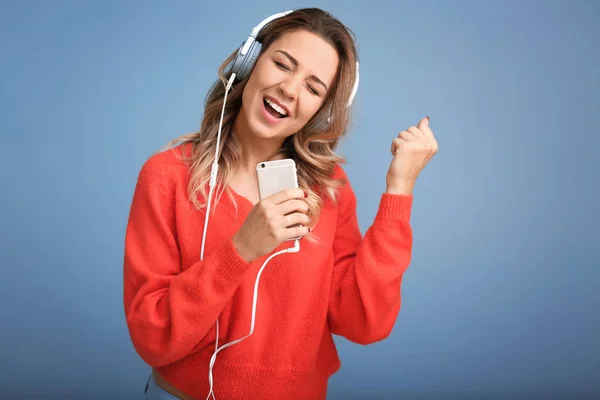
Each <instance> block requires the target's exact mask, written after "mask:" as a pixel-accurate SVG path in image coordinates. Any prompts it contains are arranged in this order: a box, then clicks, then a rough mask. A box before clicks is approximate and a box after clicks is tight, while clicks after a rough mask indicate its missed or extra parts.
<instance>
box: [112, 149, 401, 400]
mask: <svg viewBox="0 0 600 400" xmlns="http://www.w3.org/2000/svg"><path fill="white" fill-rule="evenodd" d="M334 177H336V178H345V179H346V180H347V176H346V174H345V172H344V170H343V169H342V167H341V166H339V165H337V166H336V167H335V169H334ZM188 179H189V175H188V169H187V166H186V165H185V164H184V162H183V161H181V160H180V159H179V158H178V157H177V155H176V154H174V152H173V151H171V150H167V151H164V152H162V153H158V154H155V155H153V156H152V157H150V158H149V159H148V160H147V161H146V162H145V163H144V165H143V166H142V168H141V171H140V173H139V177H138V180H137V184H136V187H135V191H134V194H133V200H132V204H131V209H130V215H129V220H128V224H127V229H126V237H125V257H124V306H125V314H126V320H127V326H128V329H129V333H130V336H131V340H132V342H133V345H134V347H135V349H136V351H137V353H138V354H139V356H140V357H141V358H142V359H143V360H144V361H145V362H146V363H147V364H149V365H150V366H152V367H154V368H155V369H156V370H157V372H158V373H159V374H161V375H162V376H163V377H164V378H165V379H166V380H167V381H169V382H170V383H172V384H173V385H174V386H175V387H177V388H178V389H179V390H181V391H183V392H185V393H187V394H188V395H190V396H192V397H194V398H196V399H205V398H206V396H207V394H208V393H209V390H210V389H209V383H208V371H209V362H210V358H211V356H212V354H213V352H214V350H215V334H216V325H215V321H216V320H217V318H218V319H219V345H220V346H221V345H223V344H225V343H229V342H231V341H233V340H236V339H239V338H241V337H244V336H246V335H247V334H248V333H249V330H250V323H251V315H252V299H253V290H254V283H255V280H256V277H257V273H258V271H259V269H260V267H261V266H262V264H263V262H264V261H265V260H266V258H267V257H268V256H269V255H270V254H272V253H270V254H268V255H265V256H263V257H260V258H258V259H256V260H254V261H252V262H246V261H245V260H244V259H243V258H241V256H240V255H239V254H238V253H237V251H236V249H235V247H234V246H233V244H232V237H233V236H234V235H235V233H236V232H237V231H238V230H239V229H240V227H241V225H242V224H243V223H244V221H245V219H246V217H247V215H248V213H249V211H250V210H251V208H252V203H251V202H250V201H249V200H247V199H246V198H245V197H242V196H240V195H239V194H237V193H235V192H233V196H234V199H235V202H232V201H231V199H230V198H229V197H228V196H227V195H223V196H221V197H220V199H219V202H218V203H217V205H216V209H215V211H214V213H213V214H211V216H210V220H209V227H208V233H207V236H206V246H205V255H204V259H203V260H200V247H201V243H202V232H203V228H204V215H205V214H204V212H205V210H204V209H201V210H196V209H194V207H193V206H192V204H191V202H190V201H189V199H188V192H187V188H188ZM323 203H324V204H323V207H322V209H321V215H320V217H319V220H318V222H317V224H316V226H315V228H314V229H313V230H312V232H311V234H312V235H313V237H314V238H315V239H316V240H315V241H309V240H307V239H305V238H304V239H301V240H300V251H299V252H298V253H284V254H282V255H278V256H276V257H274V258H273V259H272V260H271V261H270V262H269V263H268V264H267V266H266V268H265V269H264V271H263V273H262V275H261V280H260V286H259V294H258V304H257V308H256V326H255V331H254V333H253V335H252V336H250V337H249V338H247V339H245V340H244V341H242V342H241V343H238V344H236V345H233V346H231V347H228V348H226V349H224V350H223V351H221V352H219V354H218V356H217V361H216V364H215V366H214V369H213V377H214V386H213V388H214V392H215V395H216V397H217V399H218V400H228V399H237V400H240V399H269V400H279V399H294V400H299V399H310V400H315V399H324V398H325V396H326V393H327V382H328V379H329V377H330V376H331V375H332V374H333V373H335V372H336V371H337V370H338V369H339V368H340V360H339V358H338V353H337V351H336V347H335V344H334V340H333V337H332V335H339V336H343V337H345V338H347V339H348V340H350V341H352V342H355V343H359V344H368V343H373V342H376V341H380V340H382V339H384V338H386V337H387V336H388V335H389V334H390V332H391V331H392V328H393V326H394V323H395V321H396V318H397V316H398V313H399V310H400V302H401V293H400V289H401V282H402V276H403V273H404V271H405V270H406V268H407V267H408V265H409V262H410V258H411V248H412V231H411V226H410V222H409V220H410V213H411V207H412V195H392V194H387V193H383V194H381V198H380V201H379V209H378V211H377V214H376V216H375V218H374V221H373V224H372V225H371V226H370V228H369V229H368V230H367V232H366V233H365V236H364V238H363V237H362V234H361V232H360V230H359V225H358V221H357V214H356V197H355V193H354V191H353V189H352V187H351V185H350V183H349V182H347V183H346V184H345V185H344V186H343V187H342V188H339V189H338V200H337V202H334V201H331V200H329V199H327V198H323ZM213 204H214V203H213ZM292 244H293V242H285V243H282V244H281V245H280V246H279V247H277V248H276V249H275V250H274V252H275V251H279V250H282V249H284V248H286V247H290V246H292Z"/></svg>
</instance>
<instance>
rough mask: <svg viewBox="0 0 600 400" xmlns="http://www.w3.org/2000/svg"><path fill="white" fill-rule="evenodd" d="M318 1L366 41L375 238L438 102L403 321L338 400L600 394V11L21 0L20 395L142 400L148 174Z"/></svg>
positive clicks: (9, 105) (362, 138)
mask: <svg viewBox="0 0 600 400" xmlns="http://www.w3.org/2000/svg"><path fill="white" fill-rule="evenodd" d="M305 6H319V7H321V8H324V9H327V10H329V11H331V12H332V13H334V14H335V15H336V16H337V17H339V18H340V19H341V20H342V21H343V22H345V23H346V24H347V25H348V26H349V27H350V28H351V29H352V30H353V31H354V32H355V33H356V35H357V42H358V47H359V50H360V56H361V82H360V87H359V90H358V96H357V99H356V102H355V107H354V110H353V112H354V118H353V123H352V127H351V130H350V132H349V135H348V137H347V138H346V139H345V140H344V142H343V145H342V146H341V148H340V153H341V154H342V155H344V156H345V157H346V158H347V159H348V165H347V166H346V169H347V171H348V174H349V176H350V179H351V182H352V184H353V185H354V188H355V190H356V193H357V196H358V202H359V203H358V214H359V220H360V224H361V229H363V231H364V230H366V229H367V228H368V226H369V225H370V223H371V221H372V219H373V217H374V215H375V213H376V211H377V205H378V202H379V198H380V195H381V192H382V191H383V190H384V188H385V172H386V170H387V168H388V165H389V161H390V156H389V146H390V143H391V140H392V138H393V137H394V136H395V135H397V134H398V132H399V131H401V130H403V129H405V128H406V127H408V126H410V125H413V124H416V123H417V122H418V120H419V119H420V118H422V117H423V116H425V115H429V116H430V117H431V126H432V128H433V130H434V132H435V134H436V136H437V138H438V141H439V144H440V151H439V153H438V155H437V156H436V157H435V158H434V160H433V161H432V162H431V163H430V164H429V165H428V166H427V167H426V169H425V170H424V172H423V173H422V175H421V177H420V178H419V181H418V184H417V187H416V190H415V204H414V211H413V219H412V223H413V227H414V240H415V241H414V257H413V261H412V264H411V267H410V268H409V270H408V271H407V273H406V276H405V280H404V284H403V307H402V310H401V313H400V316H399V319H398V323H397V325H396V327H395V329H394V331H393V333H392V335H391V337H390V338H389V339H387V340H385V341H384V342H381V343H377V344H374V345H371V346H366V347H361V346H359V345H355V344H352V343H349V342H348V341H346V340H345V339H341V338H336V342H337V344H338V345H339V351H340V354H341V358H342V363H343V365H342V369H341V371H340V372H339V373H338V374H336V375H335V376H334V377H333V378H332V380H331V386H330V398H332V399H354V398H358V399H360V398H372V399H385V398H402V399H424V398H440V399H441V398H463V399H466V398H473V399H491V398H497V399H500V398H506V399H517V398H528V399H551V398H583V397H585V396H592V395H593V394H595V395H596V396H600V295H599V291H598V287H599V285H600V271H599V269H600V256H599V255H598V248H599V244H600V241H599V239H600V235H599V233H598V223H599V222H600V220H599V212H598V204H599V194H600V190H599V182H600V179H599V178H598V177H597V174H598V171H599V168H598V167H599V164H600V163H599V159H600V157H599V156H598V151H599V149H598V146H599V145H600V140H599V138H598V134H599V133H600V132H599V130H598V126H599V124H600V116H599V112H600V45H599V43H600V27H599V26H600V24H599V22H598V21H599V20H600V3H598V2H595V1H575V2H567V1H560V2H559V1H550V0H546V1H542V0H540V1H531V0H527V1H522V2H519V1H482V2H478V1H474V0H473V1H443V0H439V1H419V2H417V1H402V2H400V1H398V2H396V1H387V2H386V1H368V2H355V3H352V2H345V1H315V2H312V3H306V2H300V1H286V0H284V1H278V2H276V4H275V2H273V3H271V2H270V1H265V0H256V1H253V2H249V1H226V2H222V3H221V2H217V1H183V0H182V1H176V2H166V1H157V0H153V1H141V0H135V1H134V0H131V1H107V0H103V1H64V0H54V1H51V2H50V1H42V0H37V1H35V0H34V1H16V0H15V1H7V0H2V1H0V59H1V62H0V116H1V118H0V121H1V123H2V125H1V137H0V144H1V145H2V147H1V151H2V156H1V157H0V163H1V168H0V177H1V196H0V201H1V203H0V205H1V214H0V239H1V241H0V252H1V253H0V256H1V258H0V260H1V263H2V268H1V276H0V289H1V290H0V307H1V308H0V339H1V340H0V368H1V371H0V398H1V399H11V400H13V399H98V400H99V399H125V398H127V399H140V398H142V392H143V388H144V385H145V379H146V377H147V374H148V371H149V368H148V367H147V366H146V365H145V364H144V363H143V362H142V361H141V360H140V358H139V357H138V356H137V354H136V353H135V351H134V349H133V347H132V345H131V343H130V340H129V336H128V332H127V328H126V325H125V320H124V312H123V306H122V286H123V285H122V260H123V244H124V231H125V226H126V222H127V217H128V212H129V205H130V202H131V196H132V193H133V189H134V185H135V182H136V178H137V174H138V171H139V168H140V167H141V165H142V163H143V162H144V161H145V160H146V158H147V157H148V156H149V155H150V154H151V153H152V152H153V151H155V150H156V149H158V148H159V147H160V146H162V145H163V144H165V143H166V142H167V141H168V140H170V139H171V138H174V137H176V136H179V135H181V134H183V133H187V132H191V131H194V130H196V129H197V128H198V127H199V124H200V119H201V117H202V105H203V100H204V96H205V94H206V92H207V90H208V89H209V87H210V85H211V84H212V83H213V82H214V80H215V79H216V76H217V75H216V70H217V67H218V65H219V64H220V63H221V62H222V61H223V59H224V58H225V57H226V56H227V55H228V54H229V53H230V52H231V51H232V50H233V49H234V48H236V47H237V46H239V45H240V44H241V43H242V41H243V40H244V39H245V38H246V37H247V35H248V33H249V32H250V30H251V28H252V27H253V26H254V25H256V24H257V23H258V22H259V21H260V20H261V19H263V18H264V17H266V16H268V15H270V14H273V13H275V12H279V11H283V10H285V9H288V8H296V7H305ZM266 273H268V271H267V272H266Z"/></svg>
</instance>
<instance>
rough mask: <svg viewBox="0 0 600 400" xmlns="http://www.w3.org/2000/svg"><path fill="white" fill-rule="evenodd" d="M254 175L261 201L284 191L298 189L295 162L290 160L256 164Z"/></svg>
mask: <svg viewBox="0 0 600 400" xmlns="http://www.w3.org/2000/svg"><path fill="white" fill-rule="evenodd" d="M256 175H257V179H258V194H259V196H260V199H261V200H264V199H265V198H267V197H269V196H271V195H273V194H275V193H277V192H280V191H282V190H285V189H292V188H293V189H296V188H298V175H297V174H296V162H295V161H294V160H292V159H291V158H286V159H283V160H274V161H265V162H261V163H258V165H257V166H256Z"/></svg>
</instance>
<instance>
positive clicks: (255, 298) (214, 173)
mask: <svg viewBox="0 0 600 400" xmlns="http://www.w3.org/2000/svg"><path fill="white" fill-rule="evenodd" d="M235 76H236V75H235V73H232V74H231V77H230V78H229V81H228V82H227V87H226V88H225V97H224V99H223V108H222V109H221V120H220V121H219V131H218V133H217V147H216V150H215V161H214V162H213V165H212V168H211V171H210V182H209V186H210V189H209V192H208V202H207V204H206V216H205V218H204V232H203V234H202V246H201V248H200V260H204V245H205V243H206V231H207V229H208V217H209V215H210V206H211V200H212V195H213V191H214V188H215V186H216V183H217V171H218V169H219V163H218V160H219V147H220V142H221V129H222V127H223V116H224V115H225V104H226V103H227V95H228V94H229V90H230V89H231V86H232V85H233V81H234V80H235ZM298 251H300V242H299V241H298V240H295V241H294V246H293V247H290V248H288V249H285V250H281V251H278V252H277V253H274V254H272V255H271V256H269V258H267V259H266V261H265V262H264V263H263V265H262V266H261V267H260V270H259V271H258V274H257V276H256V281H255V282H254V296H253V299H252V319H251V322H250V332H249V333H248V334H247V335H246V336H244V337H242V338H240V339H237V340H234V341H232V342H229V343H227V344H224V345H223V346H221V347H219V318H218V317H217V321H216V338H215V352H214V353H213V355H212V357H211V358H210V366H209V370H208V382H209V384H210V392H209V393H208V396H207V397H206V400H208V399H210V397H211V396H212V398H213V399H214V400H216V397H215V393H214V391H213V374H212V369H213V367H214V365H215V362H216V361H217V354H218V353H219V352H220V351H221V350H223V349H225V348H227V347H229V346H233V345H234V344H237V343H239V342H241V341H242V340H244V339H246V338H248V337H250V336H251V335H252V333H254V325H255V321H256V304H257V302H258V284H259V281H260V275H261V274H262V272H263V270H264V269H265V267H266V266H267V263H268V262H269V261H271V260H272V259H273V258H274V257H276V256H278V255H280V254H284V253H297V252H298Z"/></svg>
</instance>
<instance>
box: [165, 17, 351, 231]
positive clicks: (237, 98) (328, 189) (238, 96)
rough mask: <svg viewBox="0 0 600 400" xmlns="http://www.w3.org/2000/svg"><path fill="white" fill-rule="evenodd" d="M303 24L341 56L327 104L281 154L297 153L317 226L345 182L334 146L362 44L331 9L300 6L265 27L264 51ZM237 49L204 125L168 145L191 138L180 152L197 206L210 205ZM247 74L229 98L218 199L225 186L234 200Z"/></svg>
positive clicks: (209, 100)
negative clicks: (336, 174)
mask: <svg viewBox="0 0 600 400" xmlns="http://www.w3.org/2000/svg"><path fill="white" fill-rule="evenodd" d="M300 29H304V30H307V31H309V32H312V33H314V34H317V35H319V36H320V37H321V38H323V39H324V40H325V41H327V42H328V43H330V44H331V45H332V46H333V47H334V48H335V49H336V50H337V52H338V56H339V60H340V63H339V67H338V71H337V73H336V76H335V80H334V83H333V85H332V88H331V91H330V92H329V94H328V96H327V98H326V99H325V101H324V104H323V106H322V107H321V108H320V109H319V111H318V112H317V113H316V114H315V115H314V116H313V118H312V119H311V120H310V121H309V122H308V123H307V124H306V125H305V126H304V127H303V128H302V129H301V130H300V131H298V132H296V133H294V134H293V135H291V136H289V137H288V138H286V140H285V141H284V143H283V146H282V148H281V152H280V155H281V156H283V157H286V158H292V159H294V161H295V162H296V166H297V171H298V186H299V187H300V188H301V189H303V190H304V191H305V192H306V193H307V194H308V198H307V199H306V201H307V203H308V206H309V211H308V216H309V217H310V224H309V227H311V228H312V227H313V226H314V225H315V224H316V221H317V220H318V217H319V214H320V210H321V207H322V206H323V199H322V196H327V197H329V198H330V199H331V200H333V201H334V202H335V201H336V198H335V192H336V188H338V187H340V186H341V185H343V184H344V182H343V181H342V180H338V179H334V178H333V177H332V172H333V169H334V167H335V165H336V163H344V162H345V160H344V159H343V158H342V157H339V156H338V155H336V154H335V152H334V150H335V149H336V147H337V145H338V141H339V139H340V138H341V137H342V136H344V134H345V133H346V129H347V126H348V123H349V120H350V115H349V110H348V108H347V103H348V99H349V97H350V94H351V91H352V87H353V85H354V80H355V76H356V61H357V50H356V47H355V41H354V34H353V33H352V31H351V30H349V29H348V28H347V27H346V26H344V25H343V24H342V23H341V22H340V21H338V20H337V19H336V18H335V17H333V16H332V15H331V14H329V13H328V12H326V11H323V10H321V9H318V8H305V9H301V10H296V11H294V12H292V13H290V14H288V15H286V16H284V17H282V18H279V19H276V20H274V21H272V22H270V23H269V24H267V25H265V27H264V28H263V29H262V30H261V31H260V33H259V35H258V37H257V40H258V41H260V42H262V43H263V52H264V51H265V50H266V49H267V48H269V46H270V45H271V44H272V43H273V42H274V41H275V40H277V39H278V38H279V37H281V36H282V35H283V34H286V33H289V32H293V31H296V30H300ZM236 53H237V49H236V50H235V51H233V52H232V53H231V54H230V56H229V57H228V58H227V59H226V60H225V61H224V62H223V63H222V64H221V66H220V67H219V70H218V72H219V79H218V80H217V81H216V82H215V83H214V85H213V86H212V88H211V90H210V91H209V92H208V94H207V96H206V99H205V108H204V116H203V119H202V123H201V127H200V130H199V131H198V132H194V133H190V134H186V135H183V136H180V137H178V138H176V139H174V140H172V141H170V142H169V143H168V144H167V146H166V147H170V148H174V147H175V146H176V145H182V144H186V143H187V144H189V151H185V153H186V154H183V153H184V152H182V154H181V157H182V158H183V159H184V160H186V161H187V162H188V163H189V178H190V179H189V184H188V193H189V197H190V201H191V202H192V203H193V205H194V206H195V207H196V208H201V207H204V206H205V205H206V201H207V196H208V190H207V187H208V181H209V178H210V170H211V165H212V163H213V161H214V155H215V150H216V149H215V147H216V145H217V132H218V127H219V120H220V117H221V109H222V107H223V97H224V95H225V87H226V83H227V77H226V76H225V71H226V67H227V66H228V65H229V64H230V63H231V62H232V60H233V59H234V57H235V55H236ZM247 79H248V78H246V79H245V80H243V81H241V82H239V83H237V84H235V85H234V86H233V87H232V89H231V91H230V93H229V95H228V98H227V104H226V106H225V113H224V117H223V127H222V132H221V143H220V149H219V153H220V159H219V174H218V177H219V179H218V183H217V187H216V188H215V189H216V193H217V196H216V199H215V203H214V204H215V205H216V203H217V201H218V199H219V197H220V196H221V195H222V193H223V192H224V191H225V192H227V194H228V195H229V197H230V198H231V199H232V200H233V201H235V200H234V197H233V196H232V194H231V192H230V190H229V188H228V184H229V182H230V180H231V178H232V177H233V176H234V175H235V173H236V170H237V168H238V166H239V165H240V161H241V160H242V147H241V144H240V142H239V141H238V140H237V138H236V136H235V135H234V134H233V132H232V127H233V124H234V121H235V118H236V116H237V114H238V112H239V110H240V108H241V105H242V93H243V91H244V88H245V86H246V83H247ZM327 110H331V116H332V121H331V124H330V125H329V127H328V129H327V130H326V131H324V132H323V131H317V130H316V127H317V123H318V121H319V120H321V119H322V118H325V117H326V112H327Z"/></svg>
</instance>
